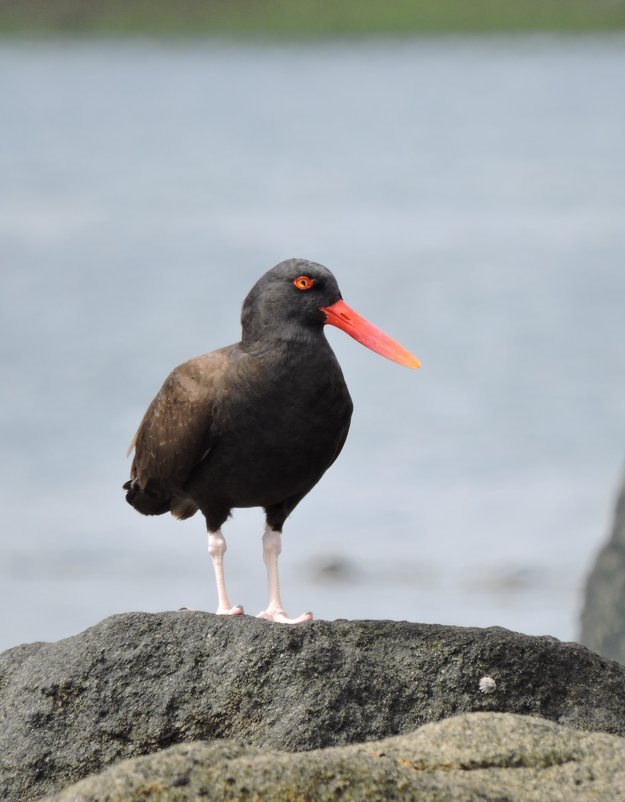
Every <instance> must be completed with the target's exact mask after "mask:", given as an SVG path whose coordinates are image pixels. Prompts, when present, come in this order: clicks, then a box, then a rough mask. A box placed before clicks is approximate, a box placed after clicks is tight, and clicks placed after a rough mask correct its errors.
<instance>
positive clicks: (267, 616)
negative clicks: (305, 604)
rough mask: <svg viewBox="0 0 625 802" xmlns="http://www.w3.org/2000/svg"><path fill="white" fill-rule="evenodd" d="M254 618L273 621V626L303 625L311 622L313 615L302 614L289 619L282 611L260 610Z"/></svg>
mask: <svg viewBox="0 0 625 802" xmlns="http://www.w3.org/2000/svg"><path fill="white" fill-rule="evenodd" d="M256 618H263V619H264V620H265V621H273V623H274V624H303V623H305V622H306V621H312V620H313V614H312V613H310V612H308V613H302V615H298V616H297V618H290V617H289V616H288V615H287V613H286V612H285V611H284V610H272V609H268V610H262V611H261V612H260V613H258V615H257V616H256Z"/></svg>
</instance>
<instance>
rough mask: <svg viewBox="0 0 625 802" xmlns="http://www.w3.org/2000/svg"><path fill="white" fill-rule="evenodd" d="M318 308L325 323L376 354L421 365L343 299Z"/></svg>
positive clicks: (413, 365)
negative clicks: (345, 333)
mask: <svg viewBox="0 0 625 802" xmlns="http://www.w3.org/2000/svg"><path fill="white" fill-rule="evenodd" d="M320 309H321V311H322V312H323V313H324V314H325V316H326V323H329V324H330V325H331V326H336V327H337V328H339V329H343V331H345V332H347V334H349V336H350V337H353V338H354V339H355V340H358V342H359V343H362V344H363V345H364V346H365V347H366V348H369V349H370V350H371V351H375V352H376V354H380V356H385V357H386V358H387V359H392V360H393V362H399V364H400V365H405V366H406V367H407V368H418V367H420V366H421V363H420V362H419V360H418V359H417V357H416V356H413V354H411V353H410V351H407V350H406V349H405V348H404V347H403V345H400V344H399V343H398V342H397V341H396V340H393V339H392V338H391V337H389V336H388V334H385V333H384V332H383V331H382V330H381V329H378V328H377V326H374V325H373V324H372V323H369V321H368V320H365V318H364V317H361V316H360V315H359V314H358V313H357V312H354V310H353V309H350V307H349V306H348V305H347V304H346V303H345V301H342V300H341V301H337V302H336V303H334V304H332V305H331V306H322V307H320Z"/></svg>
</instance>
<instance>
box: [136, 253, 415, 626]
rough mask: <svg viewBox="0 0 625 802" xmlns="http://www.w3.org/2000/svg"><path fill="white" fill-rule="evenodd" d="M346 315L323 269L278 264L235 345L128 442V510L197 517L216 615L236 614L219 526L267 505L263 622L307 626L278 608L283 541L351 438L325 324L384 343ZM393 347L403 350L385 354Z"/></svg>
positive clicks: (254, 299) (177, 380)
mask: <svg viewBox="0 0 625 802" xmlns="http://www.w3.org/2000/svg"><path fill="white" fill-rule="evenodd" d="M345 310H347V312H346V311H345ZM349 314H351V315H353V316H354V317H355V318H358V316H356V315H355V313H352V311H351V310H349V307H347V306H346V305H345V304H344V303H343V302H342V300H341V293H340V291H339V288H338V285H337V282H336V279H335V278H334V276H333V275H332V273H331V272H330V271H329V270H328V269H327V268H325V267H322V266H321V265H318V264H315V263H314V262H308V261H305V260H301V259H290V260H288V261H285V262H282V263H280V264H279V265H277V266H276V267H274V268H273V269H272V270H270V271H269V272H267V273H265V275H264V276H262V278H260V279H259V281H258V282H257V283H256V284H255V285H254V287H253V288H252V290H251V291H250V293H249V294H248V296H247V298H246V299H245V301H244V303H243V309H242V315H241V323H242V329H243V332H242V338H241V342H239V343H236V344H234V345H229V346H227V347H225V348H221V349H219V350H217V351H213V352H212V353H209V354H205V355H203V356H199V357H196V358H194V359H191V360H189V361H188V362H185V363H183V364H182V365H179V366H178V367H177V368H175V369H174V370H173V371H172V372H171V373H170V374H169V376H168V377H167V379H166V380H165V383H164V384H163V386H162V387H161V389H160V391H159V392H158V394H157V396H156V397H155V399H154V400H153V401H152V403H151V404H150V406H149V407H148V410H147V412H146V414H145V416H144V418H143V420H142V422H141V425H140V426H139V429H138V431H137V433H136V435H135V437H134V439H133V441H132V444H131V447H130V448H131V450H132V448H133V447H134V448H135V457H134V460H133V463H132V467H131V472H130V475H131V478H130V481H129V482H126V484H125V485H124V488H125V489H126V490H127V491H128V492H127V493H126V499H127V501H128V502H129V503H130V504H132V506H133V507H134V508H135V509H137V510H138V511H139V512H141V513H143V514H145V515H161V514H162V513H165V512H168V511H171V512H172V514H173V515H175V516H176V517H178V518H188V517H190V516H191V515H193V514H194V513H195V512H197V510H198V509H199V510H201V512H202V514H203V515H204V517H205V518H206V523H207V527H208V531H209V551H210V552H211V556H212V557H213V562H214V564H215V571H216V577H217V585H218V592H219V597H220V600H219V601H220V604H219V610H218V612H220V613H238V612H242V608H239V607H232V606H231V605H230V603H229V601H228V599H227V594H226V592H225V583H224V580H223V553H224V551H225V541H224V540H223V536H222V535H221V532H220V528H221V526H222V525H223V523H224V521H225V520H226V519H227V517H228V515H229V514H230V511H231V510H232V509H233V508H235V507H263V508H264V510H265V514H266V520H267V529H266V532H265V536H264V538H263V543H264V557H265V562H266V564H267V568H268V574H269V584H270V604H269V607H268V609H267V610H266V611H264V613H263V614H262V615H263V616H264V617H267V618H271V619H272V620H279V621H292V620H307V619H308V618H309V617H312V616H310V614H307V615H306V616H300V618H299V619H288V618H287V617H286V614H285V613H284V610H283V609H282V604H281V601H280V598H279V588H278V577H277V555H278V553H279V550H280V534H279V533H280V532H281V530H282V527H283V524H284V521H285V520H286V518H287V517H288V515H289V514H290V512H291V511H292V510H293V509H294V508H295V506H296V505H297V504H298V503H299V502H300V501H301V499H302V498H303V497H304V496H305V495H306V494H307V493H308V492H309V491H310V490H311V488H312V487H313V486H314V485H315V484H316V483H317V482H318V481H319V479H320V478H321V477H322V476H323V474H324V473H325V471H326V470H327V469H328V468H329V467H330V465H331V464H332V463H333V462H334V460H335V459H336V458H337V456H338V455H339V453H340V451H341V449H342V448H343V444H344V443H345V438H346V437H347V432H348V430H349V424H350V418H351V414H352V401H351V398H350V395H349V392H348V390H347V386H346V384H345V380H344V378H343V373H342V371H341V368H340V366H339V364H338V362H337V359H336V357H335V355H334V352H333V351H332V349H331V348H330V345H329V344H328V341H327V340H326V337H325V335H324V332H323V326H324V324H325V323H327V322H332V323H334V324H335V325H339V326H340V327H341V328H344V329H345V330H347V331H348V333H350V334H352V336H358V331H360V329H359V328H358V326H360V328H361V329H363V330H364V329H365V328H366V326H369V330H370V331H369V330H367V332H366V333H365V335H364V339H365V340H366V336H367V335H368V336H369V338H371V336H372V335H371V333H370V332H373V333H374V335H378V334H379V335H381V336H382V338H386V335H382V334H381V332H379V331H378V330H375V329H373V327H371V326H370V324H366V322H364V323H360V321H362V319H360V318H358V320H357V325H356V327H355V331H356V329H358V331H356V333H355V331H350V325H352V326H353V323H350V322H349V321H348V320H347V318H348V316H349ZM333 316H334V317H336V318H337V320H333V319H332V317H333ZM337 321H338V322H337ZM361 333H362V332H361ZM358 338H359V339H361V341H364V340H363V337H358ZM389 343H390V344H391V345H390V346H389ZM365 344H367V345H369V347H374V348H375V350H378V351H382V352H383V353H384V347H386V349H387V352H386V353H385V355H387V356H389V355H390V356H391V358H394V359H397V360H398V361H403V363H404V364H409V365H410V366H411V367H416V366H417V365H418V362H417V361H416V360H415V359H414V357H411V355H409V354H408V352H405V351H404V349H401V347H400V346H398V345H397V344H396V343H394V342H393V341H391V340H390V339H389V338H386V339H385V341H384V342H383V346H382V347H380V343H379V342H378V341H377V340H376V341H375V342H374V343H373V344H372V343H371V342H365ZM376 346H377V347H376ZM389 348H391V349H392V348H395V349H396V350H397V349H399V350H398V351H397V353H394V354H393V355H391V354H390V353H388V350H389ZM406 355H407V356H406ZM410 359H412V362H410ZM274 573H275V577H274V576H273V574H274ZM272 583H273V584H272Z"/></svg>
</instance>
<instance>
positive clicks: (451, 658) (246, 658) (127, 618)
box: [0, 612, 625, 802]
mask: <svg viewBox="0 0 625 802" xmlns="http://www.w3.org/2000/svg"><path fill="white" fill-rule="evenodd" d="M484 677H490V678H492V680H491V681H487V680H484V679H483V678H484ZM480 683H481V688H482V689H483V690H481V689H480ZM471 711H499V712H513V713H525V714H533V715H538V716H541V717H543V718H547V719H552V720H554V721H556V722H559V723H561V724H565V725H567V726H570V727H575V728H579V729H588V730H602V731H605V732H611V733H617V734H619V733H623V732H625V668H623V667H622V666H619V665H617V664H616V663H613V662H611V661H609V660H605V659H603V658H601V657H599V656H597V655H595V654H593V653H592V652H589V651H588V650H587V649H585V648H583V647H582V646H579V645H577V644H566V643H560V642H559V641H557V640H555V639H554V638H536V637H529V636H524V635H519V634H516V633H513V632H509V631H507V630H504V629H499V628H496V629H464V628H457V627H443V626H434V625H423V624H410V623H406V622H394V621H351V622H350V621H336V622H324V621H318V622H313V623H312V624H306V625H302V626H295V627H289V626H280V625H271V624H268V623H266V622H264V621H259V620H257V619H255V618H248V617H240V618H239V617H237V618H224V617H219V616H215V615H212V614H209V613H200V612H186V613H161V614H146V613H129V614H125V615H119V616H114V617H112V618H109V619H106V620H105V621H103V622H101V623H100V624H98V625H97V626H94V627H92V628H90V629H88V630H86V631H85V632H83V633H81V634H79V635H76V636H74V637H72V638H67V639H65V640H62V641H59V642H57V643H51V644H41V643H37V644H32V645H29V646H21V647H17V648H16V649H11V650H9V651H7V652H4V653H3V654H1V655H0V799H2V800H4V801H5V802H17V800H33V799H36V798H37V797H39V796H42V795H44V794H46V793H47V794H49V793H53V792H56V791H58V790H60V789H61V788H63V787H64V786H66V785H68V784H69V783H72V782H75V781H77V780H79V779H81V778H83V777H86V776H87V775H89V774H93V773H95V772H99V771H102V769H104V768H105V767H107V766H109V765H111V764H113V763H115V762H116V761H119V760H122V759H124V758H130V757H137V756H139V755H146V754H149V753H151V752H156V751H158V750H159V749H163V748H165V747H168V746H171V745H173V744H178V743H188V742H191V741H197V740H213V739H216V738H235V739H240V740H242V741H244V742H245V743H247V744H248V745H250V746H255V747H259V748H263V749H272V750H287V751H301V750H310V749H317V748H322V747H327V746H341V745H347V744H350V743H359V742H363V741H370V740H375V739H379V738H383V737H386V736H389V735H395V734H402V733H407V732H410V731H413V730H415V729H417V728H418V727H419V726H421V725H422V724H424V723H427V722H429V721H436V720H439V719H443V718H447V717H449V716H453V715H455V714H458V713H463V712H471Z"/></svg>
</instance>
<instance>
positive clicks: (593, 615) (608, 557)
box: [580, 484, 625, 663]
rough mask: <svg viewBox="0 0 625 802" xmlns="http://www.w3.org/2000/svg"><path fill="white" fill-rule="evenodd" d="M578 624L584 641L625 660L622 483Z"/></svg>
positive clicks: (624, 505)
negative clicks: (608, 534) (610, 526)
mask: <svg viewBox="0 0 625 802" xmlns="http://www.w3.org/2000/svg"><path fill="white" fill-rule="evenodd" d="M581 624H582V627H581V636H580V639H581V641H582V643H583V644H584V645H586V646H588V648H589V649H592V650H593V651H595V652H598V653H599V654H602V655H604V657H609V658H611V659H612V660H618V661H619V663H625V484H624V485H623V488H622V490H621V494H620V496H619V499H618V501H617V504H616V512H615V515H614V525H613V527H612V533H611V535H610V538H609V540H608V542H607V543H606V545H605V546H604V547H603V549H602V550H601V551H600V553H599V556H598V557H597V560H596V562H595V565H594V568H593V569H592V572H591V574H590V576H589V577H588V582H587V583H586V594H585V602H584V609H583V611H582V621H581Z"/></svg>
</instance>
